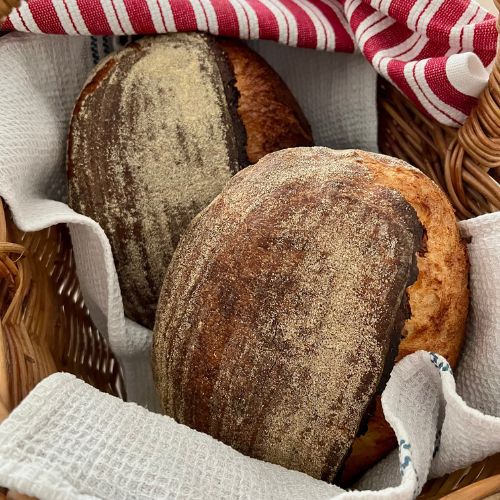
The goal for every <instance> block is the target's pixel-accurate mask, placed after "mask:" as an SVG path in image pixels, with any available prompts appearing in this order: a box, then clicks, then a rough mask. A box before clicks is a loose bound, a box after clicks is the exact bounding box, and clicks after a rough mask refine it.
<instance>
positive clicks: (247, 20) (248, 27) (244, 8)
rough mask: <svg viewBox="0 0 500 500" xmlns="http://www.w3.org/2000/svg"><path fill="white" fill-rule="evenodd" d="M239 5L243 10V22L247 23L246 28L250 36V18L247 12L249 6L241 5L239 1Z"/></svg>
mask: <svg viewBox="0 0 500 500" xmlns="http://www.w3.org/2000/svg"><path fill="white" fill-rule="evenodd" d="M240 6H241V8H242V10H243V13H244V14H245V22H246V23H247V30H248V33H249V36H250V18H249V17H248V12H247V8H250V7H249V6H245V7H244V6H243V5H242V4H241V3H240Z"/></svg>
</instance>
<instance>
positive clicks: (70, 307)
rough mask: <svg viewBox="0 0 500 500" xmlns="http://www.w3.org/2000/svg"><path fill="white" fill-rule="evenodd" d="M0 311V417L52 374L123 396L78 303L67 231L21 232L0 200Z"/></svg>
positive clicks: (107, 354)
mask: <svg viewBox="0 0 500 500" xmlns="http://www.w3.org/2000/svg"><path fill="white" fill-rule="evenodd" d="M0 315H1V316H0V319H1V321H0V420H1V419H2V417H5V416H6V415H8V413H9V412H10V411H11V410H12V409H13V408H14V407H16V406H17V405H18V404H19V403H20V402H21V400H22V399H23V398H24V397H25V396H26V395H27V394H28V392H29V391H30V390H31V389H32V388H33V387H34V386H35V385H36V384H37V383H38V382H39V381H40V380H42V379H43V378H45V377H47V376H48V375H50V374H51V373H55V372H57V371H66V372H70V373H73V374H75V375H76V376H77V377H79V378H81V379H83V380H85V381H86V382H88V383H89V384H92V385H93V386H95V387H97V388H98V389H100V390H102V391H105V392H108V393H111V394H114V395H116V396H120V397H124V385H123V380H122V377H121V371H120V367H119V365H118V362H117V361H116V359H115V358H114V356H113V354H112V352H111V351H110V349H109V347H108V346H107V343H106V341H105V339H104V337H103V336H102V335H101V334H100V333H99V332H98V330H97V329H96V327H95V326H94V325H93V323H92V321H91V319H90V316H89V312H88V310H87V308H86V307H85V304H84V302H83V298H82V294H81V292H80V288H79V284H78V278H77V276H76V269H75V263H74V259H73V252H72V248H71V241H70V237H69V231H68V228H67V227H66V226H65V225H58V226H54V227H51V228H49V229H45V230H42V231H37V232H33V233H24V232H22V231H19V229H17V227H16V226H15V225H14V223H13V221H12V217H11V216H10V214H9V212H8V211H5V210H4V207H3V204H2V203H1V202H0Z"/></svg>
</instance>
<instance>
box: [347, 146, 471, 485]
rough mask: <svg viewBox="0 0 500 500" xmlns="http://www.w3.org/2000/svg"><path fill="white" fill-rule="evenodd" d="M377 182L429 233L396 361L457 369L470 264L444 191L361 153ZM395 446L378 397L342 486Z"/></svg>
mask: <svg viewBox="0 0 500 500" xmlns="http://www.w3.org/2000/svg"><path fill="white" fill-rule="evenodd" d="M359 155H360V157H361V159H362V161H363V165H365V166H366V167H367V168H368V169H369V170H370V171H371V172H372V175H373V176H374V179H375V182H377V183H379V184H381V185H383V186H385V187H388V188H390V189H394V190H397V192H399V193H400V194H401V196H403V198H405V200H406V201H407V202H408V203H410V205H411V206H412V207H413V208H414V209H415V211H416V212H417V215H418V218H419V219H420V222H421V223H422V225H423V227H424V229H425V247H426V248H425V251H423V252H420V253H419V255H418V256H417V264H418V279H417V281H416V282H415V283H414V284H413V285H412V286H411V287H410V288H409V289H408V296H409V303H410V309H411V318H409V319H408V320H407V321H406V323H405V326H404V329H403V331H402V334H401V342H400V344H399V352H398V356H397V360H398V359H401V358H402V357H404V356H406V355H408V354H411V353H413V352H416V351H418V350H424V351H433V352H437V353H439V354H441V355H442V356H444V357H445V358H446V359H447V360H448V362H449V363H450V365H451V366H452V367H453V368H455V366H456V364H457V361H458V358H459V356H460V349H461V347H462V343H463V339H464V334H465V326H466V319H467V311H468V305H469V292H468V261H467V254H466V249H465V245H464V243H463V242H462V241H461V238H460V234H459V232H458V228H457V225H456V220H455V214H454V213H453V209H452V207H451V205H450V203H449V202H448V200H447V199H446V197H445V195H444V193H443V192H442V191H441V189H440V188H439V187H438V186H437V185H436V184H434V183H433V182H430V181H429V179H428V178H427V177H426V176H425V175H424V174H423V173H422V172H420V171H418V170H417V169H414V168H411V169H410V168H408V165H407V164H406V163H405V162H403V161H401V160H396V159H394V158H389V157H387V156H383V155H372V154H367V153H362V152H360V153H359ZM395 446H396V436H395V435H394V432H393V431H392V428H391V427H390V426H389V424H388V423H387V422H386V421H385V419H384V415H383V411H382V405H381V402H380V397H377V398H376V410H375V413H374V415H373V416H372V417H371V418H370V420H369V421H368V428H367V430H366V432H365V433H364V434H363V435H362V436H359V437H357V438H356V440H355V442H354V443H353V447H352V451H351V454H350V456H349V457H348V459H347V460H346V462H345V465H344V468H343V471H342V476H341V478H339V479H340V482H341V484H343V485H349V484H351V483H352V482H353V480H355V479H356V478H358V477H359V476H360V475H361V474H362V473H363V472H364V471H366V470H367V469H368V468H369V467H371V466H372V465H374V464H375V463H376V462H378V460H380V458H382V457H383V456H385V455H386V454H387V453H388V452H389V451H391V450H392V449H393V448H394V447H395Z"/></svg>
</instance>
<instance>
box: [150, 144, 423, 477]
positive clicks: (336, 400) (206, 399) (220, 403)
mask: <svg viewBox="0 0 500 500" xmlns="http://www.w3.org/2000/svg"><path fill="white" fill-rule="evenodd" d="M422 238H423V233H422V228H421V225H420V223H419V221H418V218H417V216H416V213H415V211H414V210H413V209H412V208H411V206H410V205H409V204H408V203H407V202H406V201H405V200H404V199H403V198H402V197H401V196H399V195H398V194H397V193H395V192H393V191H391V190H388V189H386V188H384V187H381V186H379V185H377V184H376V183H374V182H373V177H372V176H371V174H370V172H369V170H368V169H367V168H366V167H365V166H363V164H362V161H361V160H360V154H359V153H356V152H343V153H339V152H335V151H332V150H328V149H326V148H297V149H293V150H292V149H291V150H285V151H281V152H278V153H274V154H271V155H268V156H267V157H266V158H265V159H263V160H261V161H260V162H259V163H258V164H257V165H255V166H253V167H249V168H248V169H245V170H243V171H242V172H240V173H239V174H238V175H236V176H235V177H234V178H233V179H232V180H231V181H230V182H229V183H228V184H227V185H226V187H225V188H224V191H223V192H222V194H221V195H220V196H218V197H217V198H216V199H215V200H214V201H213V202H212V203H211V204H210V206H209V207H208V208H207V209H205V210H204V211H203V212H202V213H201V214H199V215H198V216H197V217H196V218H195V220H194V221H193V222H192V223H191V225H190V227H189V228H188V230H187V231H186V233H185V234H184V236H183V238H182V239H181V242H180V244H179V246H178V248H177V250H176V252H175V255H174V258H173V260H172V262H171V264H170V266H169V269H168V271H167V275H166V279H165V283H164V286H163V289H162V294H161V297H160V301H159V306H158V313H157V321H156V325H155V332H154V343H153V371H154V376H155V381H156V384H157V387H158V390H159V395H160V398H161V400H162V404H163V407H164V410H165V412H166V413H167V414H169V415H171V416H173V417H174V418H175V419H176V420H178V421H179V422H181V423H184V424H187V425H189V426H191V427H193V428H195V429H197V430H200V431H202V432H207V433H209V434H211V435H212V436H214V437H216V438H217V439H220V440H222V441H223V442H225V443H227V444H230V445H231V446H233V447H235V448H236V449H238V450H240V451H241V452H243V453H245V454H248V455H251V456H253V457H256V458H260V459H264V460H266V461H270V462H274V463H278V464H280V465H283V466H285V467H288V468H293V469H297V470H301V471H303V472H306V473H308V474H310V475H312V476H314V477H317V478H323V479H325V480H329V481H331V480H333V478H334V477H335V475H336V473H337V471H338V470H339V468H340V466H341V464H342V462H343V460H344V458H345V456H346V455H347V453H348V452H349V450H350V447H351V444H352V441H353V440H354V438H355V436H356V434H357V432H358V430H359V427H360V425H361V424H362V420H363V416H364V415H365V414H366V412H367V409H368V408H369V407H370V405H371V403H372V401H373V398H374V397H375V395H376V394H377V392H378V391H379V390H381V386H382V385H383V382H384V378H385V376H386V375H387V373H388V372H389V371H390V369H391V367H392V362H393V357H394V355H395V349H394V348H393V349H392V353H391V345H392V346H395V345H397V343H398V341H399V338H400V332H401V326H402V322H403V321H404V320H405V318H406V317H408V316H407V315H408V310H407V307H406V305H405V300H404V297H405V293H406V288H407V287H408V286H409V285H410V284H411V283H412V282H413V280H414V279H415V276H416V265H415V254H416V252H418V250H419V249H420V247H421V243H422ZM384 372H385V376H384Z"/></svg>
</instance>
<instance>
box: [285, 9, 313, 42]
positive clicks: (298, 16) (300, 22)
mask: <svg viewBox="0 0 500 500" xmlns="http://www.w3.org/2000/svg"><path fill="white" fill-rule="evenodd" d="M282 2H283V5H284V6H285V7H286V8H287V9H288V10H289V11H290V12H291V14H292V16H293V17H295V22H296V25H297V45H298V46H299V47H307V48H310V49H315V48H316V47H317V46H318V34H317V33H316V27H315V26H314V23H313V22H312V19H311V16H310V15H309V14H308V13H307V12H306V11H305V10H304V9H302V8H301V7H300V6H299V5H297V4H296V3H295V2H293V1H289V0H282Z"/></svg>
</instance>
